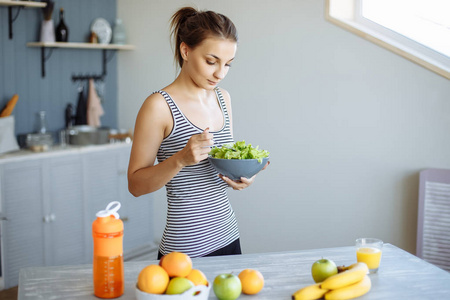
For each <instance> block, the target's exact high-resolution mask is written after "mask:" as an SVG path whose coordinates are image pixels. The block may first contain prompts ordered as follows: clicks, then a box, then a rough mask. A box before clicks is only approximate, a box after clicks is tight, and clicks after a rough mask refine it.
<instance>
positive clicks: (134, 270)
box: [18, 244, 450, 300]
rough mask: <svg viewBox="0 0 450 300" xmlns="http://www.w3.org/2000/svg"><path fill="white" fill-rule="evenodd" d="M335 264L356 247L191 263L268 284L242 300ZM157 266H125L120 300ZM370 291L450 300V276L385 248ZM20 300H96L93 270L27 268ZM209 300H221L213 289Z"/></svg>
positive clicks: (291, 286)
mask: <svg viewBox="0 0 450 300" xmlns="http://www.w3.org/2000/svg"><path fill="white" fill-rule="evenodd" d="M322 257H324V258H328V259H331V260H333V261H334V262H335V263H336V264H337V265H350V264H352V263H354V262H356V254H355V248H354V247H338V248H326V249H312V250H300V251H289V252H277V253H254V254H243V255H233V256H217V257H202V258H194V259H192V261H193V264H194V268H196V269H200V270H202V271H203V272H204V273H205V274H206V276H207V278H208V280H209V281H210V282H212V281H213V280H214V278H215V276H216V275H218V274H221V273H229V272H233V273H234V274H236V275H238V274H239V272H240V271H242V270H243V269H246V268H252V269H257V270H259V271H260V272H261V273H262V274H263V276H264V279H265V286H264V288H263V290H262V291H261V292H260V293H259V294H257V295H253V296H248V295H243V294H242V295H241V296H240V297H239V299H252V300H269V299H270V300H278V299H280V300H283V299H286V300H290V299H291V295H292V293H294V292H295V291H296V290H298V289H300V288H302V287H304V286H306V285H310V284H313V283H314V282H313V279H312V277H311V265H312V264H313V262H314V261H316V260H318V259H320V258H322ZM157 263H158V261H156V260H152V261H142V262H125V267H124V269H125V293H124V295H122V296H121V297H120V298H119V299H121V300H125V299H136V298H135V290H134V286H135V284H136V280H137V276H138V274H139V272H140V270H142V268H144V267H145V266H147V265H149V264H157ZM370 278H371V280H372V289H371V291H370V292H369V293H367V294H366V295H364V296H362V297H360V298H358V299H361V300H369V299H383V300H385V299H409V300H410V299H420V300H424V299H433V300H434V299H450V273H449V272H447V271H444V270H442V269H440V268H438V267H436V266H434V265H432V264H430V263H428V262H426V261H424V260H422V259H420V258H418V257H416V256H414V255H412V254H410V253H408V252H406V251H404V250H402V249H400V248H397V247H395V246H393V245H390V244H385V245H384V248H383V255H382V259H381V264H380V269H379V271H378V273H377V274H371V275H370ZM18 299H19V300H25V299H98V298H96V297H95V296H94V295H93V285H92V265H77V266H57V267H34V268H24V269H22V270H21V271H20V276H19V297H18ZM208 299H217V298H216V297H215V295H214V292H213V291H212V289H211V292H210V295H209V298H208Z"/></svg>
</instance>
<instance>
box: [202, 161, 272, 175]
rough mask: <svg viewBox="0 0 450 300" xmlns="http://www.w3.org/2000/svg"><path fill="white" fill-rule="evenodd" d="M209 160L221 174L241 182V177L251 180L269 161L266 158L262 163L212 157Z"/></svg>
mask: <svg viewBox="0 0 450 300" xmlns="http://www.w3.org/2000/svg"><path fill="white" fill-rule="evenodd" d="M208 160H209V162H210V163H211V165H212V166H213V167H214V169H216V171H217V172H219V174H222V175H225V176H227V177H228V178H230V179H232V180H239V179H241V177H246V178H251V177H252V176H253V175H255V174H256V173H258V172H259V171H261V169H262V168H263V167H264V166H265V165H266V163H267V162H268V161H269V157H264V158H263V159H262V161H261V162H258V160H257V159H222V158H213V157H211V156H208Z"/></svg>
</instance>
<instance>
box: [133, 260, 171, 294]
mask: <svg viewBox="0 0 450 300" xmlns="http://www.w3.org/2000/svg"><path fill="white" fill-rule="evenodd" d="M137 285H138V288H139V289H140V290H141V291H143V292H145V293H149V294H163V293H164V292H165V291H166V288H167V286H168V285H169V275H168V274H167V272H166V270H164V269H163V268H162V267H160V266H158V265H148V266H146V267H145V268H143V269H142V270H141V272H140V273H139V276H138V281H137Z"/></svg>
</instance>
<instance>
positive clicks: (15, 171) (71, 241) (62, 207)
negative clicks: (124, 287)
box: [0, 145, 153, 288]
mask: <svg viewBox="0 0 450 300" xmlns="http://www.w3.org/2000/svg"><path fill="white" fill-rule="evenodd" d="M130 149H131V145H107V146H99V147H97V146H96V147H92V148H91V147H86V148H80V149H78V150H72V151H71V150H65V151H66V152H60V153H59V154H58V155H54V156H53V155H51V154H50V153H49V154H45V155H44V154H30V159H26V158H21V159H20V160H17V161H11V162H4V161H3V162H2V161H1V160H0V197H1V198H0V200H1V201H0V203H1V214H2V216H3V217H5V218H6V219H7V220H6V221H2V224H1V225H2V226H1V231H2V232H1V245H2V252H1V258H2V269H3V270H2V276H3V278H4V284H5V288H9V287H12V286H15V285H17V280H18V274H19V270H20V268H22V267H30V266H53V265H71V264H83V263H92V249H93V245H92V233H91V228H92V227H91V226H92V222H93V221H94V220H95V218H96V217H95V213H96V212H97V211H99V210H103V209H105V207H106V205H107V204H108V203H109V202H111V201H119V202H120V203H121V205H122V206H121V208H120V210H119V214H120V217H121V219H122V220H123V222H124V252H125V254H126V252H127V251H133V250H135V249H137V248H140V247H142V246H145V245H149V244H152V243H153V228H152V222H151V218H150V216H151V215H152V211H151V209H152V203H151V199H150V196H148V195H147V196H141V197H139V198H135V197H133V196H132V195H131V194H130V193H129V192H128V182H127V174H126V173H127V168H128V160H129V155H130ZM33 155H40V157H42V158H40V157H38V158H36V156H33Z"/></svg>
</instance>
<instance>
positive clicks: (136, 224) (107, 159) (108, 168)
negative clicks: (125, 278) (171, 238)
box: [83, 147, 153, 256]
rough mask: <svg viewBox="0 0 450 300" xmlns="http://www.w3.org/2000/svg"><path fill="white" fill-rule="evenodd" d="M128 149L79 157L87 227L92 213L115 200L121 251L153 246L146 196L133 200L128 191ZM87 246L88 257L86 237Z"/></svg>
mask: <svg viewBox="0 0 450 300" xmlns="http://www.w3.org/2000/svg"><path fill="white" fill-rule="evenodd" d="M130 150H131V148H130V147H122V148H120V149H116V150H115V151H108V152H107V153H104V152H96V153H90V154H88V155H85V156H84V157H83V165H84V167H83V169H84V181H85V186H86V198H87V203H88V211H89V218H88V220H87V224H88V225H89V226H90V224H92V222H93V221H94V220H95V214H96V212H98V211H99V210H103V209H105V208H106V205H108V203H109V202H111V201H119V202H120V203H121V208H120V209H119V211H118V213H119V215H120V218H121V219H122V221H123V224H124V237H123V248H124V252H127V251H132V250H134V249H136V248H138V247H140V246H143V245H148V244H151V243H153V229H152V222H151V215H152V211H151V208H152V203H151V200H150V199H149V196H141V197H139V198H135V197H134V196H133V195H131V194H130V192H129V191H128V180H127V170H128V161H129V158H130ZM89 230H90V227H89ZM89 234H90V231H89ZM89 237H90V236H89ZM87 243H88V247H87V249H88V252H89V256H92V249H93V245H92V238H89V239H88V241H87Z"/></svg>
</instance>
